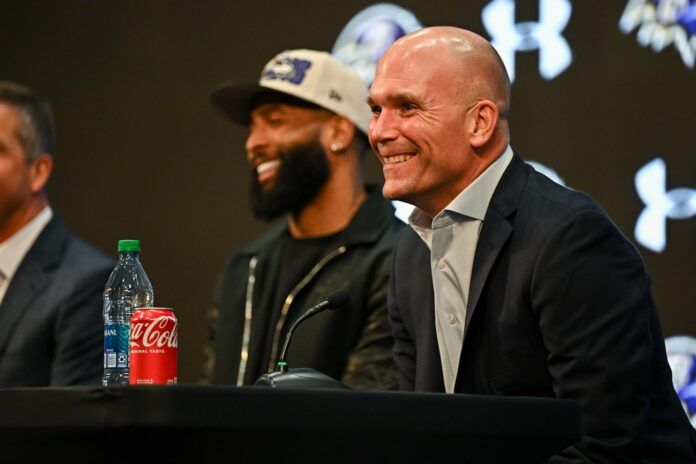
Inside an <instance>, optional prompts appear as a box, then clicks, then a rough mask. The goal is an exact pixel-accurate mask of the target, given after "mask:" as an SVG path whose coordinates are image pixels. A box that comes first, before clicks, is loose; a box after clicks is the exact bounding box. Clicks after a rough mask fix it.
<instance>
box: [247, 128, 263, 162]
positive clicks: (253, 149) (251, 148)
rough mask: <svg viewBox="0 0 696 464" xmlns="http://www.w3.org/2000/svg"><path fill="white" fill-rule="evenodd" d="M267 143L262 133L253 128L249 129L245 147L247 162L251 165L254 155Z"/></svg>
mask: <svg viewBox="0 0 696 464" xmlns="http://www.w3.org/2000/svg"><path fill="white" fill-rule="evenodd" d="M267 143H268V140H267V137H266V136H265V135H264V133H263V131H261V130H258V129H255V128H252V129H249V135H247V139H246V145H245V148H246V153H247V160H249V162H250V163H252V164H253V162H254V158H255V157H256V154H257V153H258V152H259V151H260V150H261V149H263V147H264V146H265V145H266V144H267Z"/></svg>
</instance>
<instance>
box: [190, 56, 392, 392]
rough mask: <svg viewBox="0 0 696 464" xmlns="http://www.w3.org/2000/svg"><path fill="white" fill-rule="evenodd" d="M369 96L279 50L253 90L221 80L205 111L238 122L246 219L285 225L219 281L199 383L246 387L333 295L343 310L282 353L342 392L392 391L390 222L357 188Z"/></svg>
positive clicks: (333, 71) (340, 74)
mask: <svg viewBox="0 0 696 464" xmlns="http://www.w3.org/2000/svg"><path fill="white" fill-rule="evenodd" d="M367 96H368V90H367V87H366V86H365V84H364V83H363V82H362V80H361V79H360V77H359V76H358V74H357V73H355V72H354V71H353V70H351V69H350V68H348V67H347V66H346V65H344V64H343V63H341V62H340V61H339V60H337V59H336V58H334V57H332V56H331V55H329V54H328V53H325V52H318V51H313V50H290V51H285V52H282V53H280V54H279V55H277V56H275V57H274V58H273V59H272V60H271V61H269V62H268V64H267V65H266V66H265V68H264V70H263V72H262V74H261V78H260V80H259V82H258V84H229V85H225V86H223V87H221V88H220V89H219V90H217V91H216V92H215V93H213V95H212V97H211V100H212V102H213V104H214V105H215V106H216V107H217V108H219V109H220V110H222V111H223V112H224V113H225V114H226V115H227V116H228V117H229V118H230V119H231V120H233V121H234V122H237V123H240V124H245V125H248V127H249V134H248V138H247V141H246V152H247V159H248V161H249V163H250V165H251V168H252V170H251V174H252V175H251V177H252V179H251V192H250V199H251V207H252V210H253V212H254V215H255V216H256V217H258V218H261V219H266V220H271V219H275V218H278V217H281V216H284V215H285V216H286V217H287V221H285V222H284V223H282V224H281V225H279V226H277V227H275V228H274V229H272V230H271V231H270V232H268V233H267V234H265V235H264V236H262V237H260V238H259V239H257V240H255V241H253V242H252V243H250V244H248V245H246V246H244V247H242V248H241V249H239V250H237V251H236V252H234V253H233V254H232V257H231V259H230V261H229V263H228V265H227V267H226V268H225V270H224V272H223V273H222V275H221V276H220V279H219V282H218V287H217V290H216V292H215V297H214V304H213V306H212V308H211V310H210V312H209V316H208V319H209V338H208V343H207V345H206V349H205V354H206V359H205V364H204V369H203V371H204V377H205V378H206V380H207V381H209V382H211V383H218V384H233V385H240V386H241V385H249V384H253V383H254V381H255V380H256V379H257V378H258V377H259V376H261V375H262V374H264V373H266V372H269V371H272V370H274V369H275V367H276V363H277V361H278V355H279V351H280V348H281V345H282V342H283V340H284V338H285V335H286V333H287V330H288V328H289V327H290V326H291V325H292V323H293V321H294V320H296V319H297V317H299V316H300V315H301V314H302V312H303V310H304V309H306V308H308V307H309V306H312V305H314V304H317V303H319V302H320V301H321V300H323V299H324V298H325V297H326V296H327V295H329V294H330V293H332V292H333V291H336V290H339V289H346V290H347V291H348V293H349V294H350V298H351V300H350V303H349V304H348V306H347V307H344V308H342V309H340V310H338V311H330V312H326V313H323V314H321V315H318V316H316V317H314V318H312V319H309V320H307V321H306V322H305V323H303V325H302V326H301V327H300V328H299V329H298V331H297V335H296V337H295V339H294V341H293V344H292V345H291V346H290V349H289V351H288V359H289V361H290V362H291V363H292V365H293V366H296V367H310V368H314V369H316V370H319V371H320V372H323V373H325V374H327V375H330V376H332V377H334V378H336V379H339V380H341V381H342V382H343V383H345V384H346V385H348V386H350V387H353V388H371V389H387V388H392V387H395V385H396V378H395V368H394V364H393V361H392V356H391V349H392V346H393V337H392V335H391V333H390V328H389V324H388V317H387V309H386V296H387V286H388V279H389V267H390V263H391V253H392V247H393V245H394V241H395V237H396V235H397V232H398V231H399V230H400V227H401V226H400V222H399V220H398V219H396V218H395V217H394V210H393V207H392V205H391V204H390V203H389V202H388V201H387V200H385V199H384V198H383V197H382V195H381V192H380V189H379V188H375V187H365V186H364V184H363V179H362V162H363V158H364V154H365V152H366V151H368V149H369V143H368V140H367V131H368V125H369V121H370V110H369V107H368V106H367V103H366V100H367Z"/></svg>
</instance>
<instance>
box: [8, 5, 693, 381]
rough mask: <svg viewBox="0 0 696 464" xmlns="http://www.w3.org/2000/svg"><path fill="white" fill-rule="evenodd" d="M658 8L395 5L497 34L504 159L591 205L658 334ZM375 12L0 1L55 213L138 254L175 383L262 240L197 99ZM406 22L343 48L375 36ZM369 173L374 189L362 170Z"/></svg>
mask: <svg viewBox="0 0 696 464" xmlns="http://www.w3.org/2000/svg"><path fill="white" fill-rule="evenodd" d="M657 3H659V4H667V3H669V2H653V1H635V0H634V1H631V2H628V1H627V0H617V1H613V2H606V1H600V0H585V1H582V2H580V1H573V2H571V1H569V0H541V1H539V0H530V1H523V0H519V1H517V2H515V1H512V0H495V1H489V0H478V1H474V0H471V1H462V0H451V1H435V0H431V1H429V2H422V1H416V0H409V1H402V2H400V3H399V5H400V6H401V7H403V8H405V9H406V10H409V11H411V12H412V13H413V14H414V15H415V17H416V18H417V19H418V21H420V23H422V24H424V25H443V24H445V25H454V26H460V27H465V28H468V29H471V30H473V31H476V32H478V33H480V34H482V35H484V36H486V37H488V38H493V39H495V40H496V46H497V47H498V49H499V50H500V51H501V54H503V56H504V57H506V62H507V65H508V71H512V72H514V84H513V99H512V102H513V104H512V108H513V109H512V116H511V131H512V144H513V147H514V148H515V149H516V150H517V151H518V152H520V153H521V154H522V155H523V156H524V157H525V158H526V159H528V160H533V161H536V162H539V163H542V164H543V165H544V166H546V167H548V168H551V169H553V170H554V171H555V172H556V173H557V174H558V175H559V176H560V177H561V178H562V179H563V181H564V182H565V183H566V184H568V185H569V186H571V187H573V188H577V189H581V190H584V191H586V192H588V193H589V194H590V195H592V196H593V197H594V198H596V199H597V200H598V201H599V202H600V203H601V204H602V205H603V206H604V208H605V209H606V210H607V211H608V213H609V214H610V215H611V216H612V218H613V219H614V220H615V221H616V223H617V224H618V226H619V227H620V228H621V229H622V230H623V231H624V233H625V234H626V235H627V236H629V237H630V238H631V239H632V240H633V241H634V242H636V243H637V244H638V247H639V250H640V252H641V253H642V255H643V257H644V258H645V261H646V263H647V266H648V269H649V271H650V273H651V274H652V276H653V284H654V285H653V286H654V294H655V298H656V300H657V304H658V307H659V308H660V313H661V316H662V321H663V326H664V330H665V332H666V334H668V335H674V334H687V335H696V319H695V317H694V315H695V314H696V311H695V310H696V308H694V303H693V301H694V299H695V297H696V280H695V279H694V257H695V256H696V244H695V243H696V241H695V240H694V238H695V236H696V235H695V233H696V220H695V218H694V214H696V191H695V190H694V189H696V157H695V156H694V149H693V139H694V131H695V130H696V113H695V111H694V104H695V103H696V92H695V89H696V86H695V83H696V80H695V74H694V70H693V56H694V49H696V40H695V39H693V38H692V39H691V42H688V39H689V37H691V35H690V34H693V26H694V23H693V14H692V15H691V17H690V18H691V19H690V18H689V17H686V16H684V15H682V16H679V12H676V13H675V12H674V11H670V10H669V8H668V7H669V5H667V6H665V5H657ZM372 4H373V2H368V1H344V0H341V1H331V0H306V1H294V2H289V1H268V2H262V1H258V0H257V1H247V0H236V1H218V2H215V1H208V2H203V3H199V2H191V1H183V0H170V1H148V2H142V1H137V2H136V1H118V2H117V1H98V2H95V1H60V2H32V1H22V2H16V1H9V0H0V18H2V20H1V23H2V27H0V43H2V44H3V46H2V47H0V79H9V80H15V81H18V82H22V83H25V84H27V85H29V86H31V87H34V88H35V89H36V90H38V91H39V92H40V93H42V94H44V95H45V96H47V97H48V98H49V99H50V100H51V102H52V104H53V108H54V111H55V116H56V120H57V132H58V137H57V153H56V169H55V172H54V175H53V177H52V179H51V182H50V185H49V195H50V199H51V202H52V204H53V206H54V209H55V210H56V211H57V212H58V213H59V214H60V215H61V216H62V217H63V218H64V219H65V221H66V222H67V223H68V224H69V225H70V227H71V228H72V229H73V230H74V231H75V232H76V233H78V234H80V235H82V236H83V237H85V238H87V239H88V240H90V241H91V242H93V243H95V244H96V245H97V246H98V247H100V248H102V249H103V250H105V251H106V252H108V253H110V254H112V255H115V254H116V242H117V240H118V239H119V238H138V239H140V240H141V242H142V259H143V263H144V266H145V268H146V270H147V272H148V274H149V276H150V278H151V280H152V283H153V285H154V288H155V302H156V304H157V305H162V306H172V307H174V308H176V310H177V316H178V318H179V323H180V325H179V327H180V338H179V341H180V344H179V346H180V380H181V382H195V381H197V379H198V376H199V372H200V364H201V361H202V346H203V341H204V338H205V334H206V325H205V310H206V308H207V307H208V305H209V303H210V301H211V296H212V291H213V287H214V283H215V278H216V275H217V274H218V272H219V271H220V270H221V268H222V267H223V265H224V263H225V261H226V259H227V257H228V255H229V253H230V252H231V251H232V250H233V249H234V248H236V247H238V246H240V245H242V244H243V243H244V242H246V241H248V240H250V239H252V238H254V237H256V236H257V235H258V234H260V233H262V232H263V231H265V230H266V229H267V228H268V226H269V225H268V224H266V223H261V222H257V221H255V220H254V219H253V218H252V216H251V215H250V213H249V211H248V207H247V194H246V191H247V187H248V179H249V168H248V166H247V164H246V159H245V154H244V149H243V146H244V138H245V134H246V130H245V128H242V127H236V126H234V125H232V124H231V123H229V122H227V121H226V120H225V119H223V118H222V117H221V116H220V115H219V114H217V113H216V112H215V111H214V110H213V109H212V107H211V106H210V105H209V103H208V95H209V93H210V92H211V91H212V90H213V89H214V88H215V87H216V86H217V85H218V84H220V83H221V82H223V81H229V80H252V81H253V80H255V79H257V78H258V75H259V73H260V70H261V68H262V67H263V65H264V64H265V63H266V61H268V59H269V58H271V57H272V56H273V55H275V54H276V53H277V52H279V51H281V50H283V49H288V48H300V47H306V48H314V49H320V50H328V51H330V50H332V48H333V47H334V44H335V42H336V39H337V37H338V36H339V33H340V32H341V31H342V30H343V29H344V27H345V26H346V25H347V24H348V22H349V21H350V20H351V18H353V17H354V16H355V15H356V14H358V13H359V12H361V11H362V10H364V9H365V8H366V7H369V6H370V5H372ZM691 4H692V5H693V2H691ZM202 5H205V6H202ZM656 6H657V7H658V8H656ZM670 14H671V16H670ZM405 18H406V19H405V20H402V19H400V16H398V15H391V16H390V19H391V20H392V22H391V23H389V21H387V23H388V24H387V26H388V27H387V26H385V25H384V24H382V25H381V26H380V25H378V26H379V27H378V26H375V27H372V26H369V25H368V26H365V27H364V28H363V29H359V28H358V30H357V31H353V32H354V33H353V35H350V34H349V33H347V34H348V38H347V40H348V42H350V41H351V40H353V42H354V44H357V45H360V44H364V43H367V42H369V41H370V40H373V39H374V37H372V36H375V35H376V36H379V37H378V39H379V40H383V39H384V37H385V36H386V35H388V34H387V32H389V31H392V32H393V33H397V34H398V31H399V28H401V29H407V28H408V26H407V25H405V24H404V21H406V20H407V19H408V15H406V16H405ZM363 19H365V18H363ZM622 19H623V21H622ZM365 20H369V18H367V19H365ZM383 22H384V21H383ZM406 22H407V21H406ZM397 26H398V27H397ZM353 27H356V26H355V23H354V24H353ZM371 27H372V29H371ZM385 31H386V32H385ZM394 31H396V32H394ZM371 34H372V35H371ZM385 34H386V35H385ZM682 36H684V37H686V39H685V40H686V42H685V41H684V40H682V38H683V37H682ZM380 37H381V38H380ZM374 40H377V39H374ZM374 40H373V41H372V42H370V43H371V44H372V45H375V43H377V44H378V42H379V40H378V41H377V42H374ZM684 44H686V45H684ZM344 45H345V44H344ZM374 48H375V47H374V46H373V47H372V49H371V50H372V52H374ZM346 50H348V51H350V47H349V48H347V49H346V48H344V52H345V51H346ZM656 50H657V51H656ZM368 58H369V57H368ZM511 59H512V60H513V61H512V62H511ZM366 171H367V173H368V178H369V179H371V180H373V181H376V180H379V178H380V177H381V171H380V169H379V168H378V166H377V165H376V162H375V161H374V160H372V159H370V160H369V162H368V165H367V166H366ZM239 285H244V282H240V283H239Z"/></svg>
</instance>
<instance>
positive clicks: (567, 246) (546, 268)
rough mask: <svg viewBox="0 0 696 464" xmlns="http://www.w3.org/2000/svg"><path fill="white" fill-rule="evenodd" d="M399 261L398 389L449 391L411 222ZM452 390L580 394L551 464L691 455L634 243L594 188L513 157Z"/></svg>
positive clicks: (496, 202) (475, 275)
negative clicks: (578, 435) (564, 446)
mask: <svg viewBox="0 0 696 464" xmlns="http://www.w3.org/2000/svg"><path fill="white" fill-rule="evenodd" d="M393 266H394V267H393V272H392V281H391V288H390V295H389V311H390V320H391V323H392V327H393V329H394V332H395V337H396V345H395V359H396V362H397V365H398V366H399V373H400V379H399V382H400V387H401V389H404V390H416V391H444V386H443V380H442V369H441V367H440V355H439V351H438V343H437V336H436V333H435V319H434V302H433V287H432V278H431V270H430V251H429V250H428V248H427V247H426V246H425V244H424V243H423V241H422V240H421V239H420V238H419V237H418V235H417V234H416V233H415V232H413V231H412V230H411V229H410V228H409V229H407V230H406V231H405V232H404V233H403V234H402V236H401V238H400V240H399V242H398V243H397V246H396V249H395V252H394V263H393ZM455 392H458V393H474V394H485V395H514V396H540V397H558V398H565V399H571V400H575V401H577V402H578V403H579V404H580V406H581V408H582V423H583V428H584V439H583V441H582V442H581V443H579V444H578V445H577V446H575V447H572V448H569V449H568V450H566V451H565V452H564V453H562V455H559V456H556V457H555V458H554V459H553V462H660V463H662V462H665V463H666V462H674V463H676V462H685V463H686V462H696V451H695V449H696V438H695V437H696V436H695V435H694V430H693V428H692V427H691V425H690V423H689V421H688V420H687V418H686V415H685V414H684V411H683V410H682V408H681V405H680V403H679V400H678V398H677V396H676V393H675V391H674V389H673V387H672V379H671V373H670V369H669V365H668V364H667V358H666V355H665V346H664V340H663V336H662V332H661V328H660V321H659V318H658V314H657V310H656V308H655V304H654V302H653V298H652V295H651V291H650V277H649V276H648V274H647V272H646V270H645V266H644V263H643V261H642V259H641V257H640V255H639V254H638V251H637V250H636V248H635V247H634V246H633V245H632V244H631V243H630V241H629V240H628V239H627V238H626V237H625V236H624V235H623V234H622V233H621V232H620V231H619V229H618V228H617V227H616V226H615V225H614V224H613V223H612V222H611V220H610V219H609V217H608V216H607V215H606V214H605V213H604V211H602V209H601V208H600V207H599V206H598V205H597V204H596V203H595V202H594V201H593V200H592V199H591V198H590V197H588V196H587V195H585V194H583V193H581V192H577V191H574V190H571V189H567V188H564V187H561V186H559V185H557V184H555V183H554V182H552V181H550V180H549V179H548V178H546V177H545V176H543V175H541V174H539V173H537V172H536V171H534V170H533V169H532V168H531V167H529V166H528V165H526V164H524V163H523V161H522V160H521V159H520V158H519V157H518V156H517V155H515V157H514V158H513V160H512V162H511V163H510V165H509V166H508V168H507V170H506V171H505V173H504V175H503V177H502V178H501V181H500V183H499V184H498V186H497V188H496V190H495V193H494V194H493V197H492V199H491V203H490V205H489V208H488V211H487V213H486V217H485V220H484V222H483V226H482V229H481V235H480V237H479V241H478V244H477V247H476V251H475V255H474V264H473V269H472V277H471V284H470V290H469V303H468V308H467V316H466V326H465V338H464V343H463V346H462V351H461V357H460V363H459V369H458V372H457V381H456V384H455ZM463 413H464V412H463ZM501 420H504V419H502V418H501Z"/></svg>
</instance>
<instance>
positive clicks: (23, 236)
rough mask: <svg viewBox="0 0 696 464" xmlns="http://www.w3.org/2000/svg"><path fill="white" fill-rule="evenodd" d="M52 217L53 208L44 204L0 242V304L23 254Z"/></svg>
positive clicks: (24, 254)
mask: <svg viewBox="0 0 696 464" xmlns="http://www.w3.org/2000/svg"><path fill="white" fill-rule="evenodd" d="M52 217H53V210H52V209H51V207H50V206H46V207H45V208H44V209H42V210H41V212H40V213H39V214H37V215H36V217H35V218H34V219H32V220H31V221H29V223H27V225H25V226H24V227H22V228H21V229H19V230H18V231H17V232H15V234H14V235H13V236H12V237H10V238H8V239H7V240H5V241H4V242H2V243H0V304H1V303H2V301H3V300H4V299H5V294H6V293H7V289H8V288H9V287H10V283H11V282H12V278H13V277H14V275H15V272H17V268H19V265H20V264H21V263H22V260H23V259H24V256H26V254H27V253H28V252H29V249H31V247H32V245H33V244H34V242H35V241H36V239H37V238H38V237H39V234H41V232H42V231H43V230H44V227H46V225H47V224H48V223H49V222H50V220H51V218H52Z"/></svg>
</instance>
